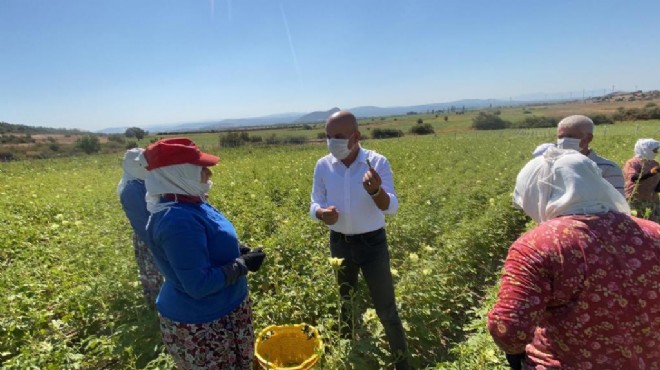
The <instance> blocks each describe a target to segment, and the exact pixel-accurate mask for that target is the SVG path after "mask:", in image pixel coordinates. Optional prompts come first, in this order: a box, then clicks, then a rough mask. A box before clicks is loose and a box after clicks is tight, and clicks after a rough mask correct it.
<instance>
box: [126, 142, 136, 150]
mask: <svg viewBox="0 0 660 370" xmlns="http://www.w3.org/2000/svg"><path fill="white" fill-rule="evenodd" d="M137 147H138V143H137V141H127V142H126V150H128V149H133V148H137Z"/></svg>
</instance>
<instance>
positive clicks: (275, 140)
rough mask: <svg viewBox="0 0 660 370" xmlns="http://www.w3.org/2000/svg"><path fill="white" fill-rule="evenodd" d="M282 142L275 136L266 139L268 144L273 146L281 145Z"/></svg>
mask: <svg viewBox="0 0 660 370" xmlns="http://www.w3.org/2000/svg"><path fill="white" fill-rule="evenodd" d="M281 142H282V139H280V138H279V137H277V135H275V134H271V135H270V136H269V137H267V138H266V144H269V145H273V144H280V143H281Z"/></svg>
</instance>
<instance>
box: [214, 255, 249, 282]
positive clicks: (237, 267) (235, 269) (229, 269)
mask: <svg viewBox="0 0 660 370" xmlns="http://www.w3.org/2000/svg"><path fill="white" fill-rule="evenodd" d="M221 269H222V272H223V273H224V274H225V286H229V285H234V284H236V282H237V281H238V278H240V277H241V276H243V275H245V274H247V272H248V268H247V266H246V264H245V261H244V260H243V258H242V257H238V258H236V259H235V260H234V261H232V262H230V263H228V264H226V265H224V266H222V267H221Z"/></svg>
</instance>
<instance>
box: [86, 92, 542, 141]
mask: <svg viewBox="0 0 660 370" xmlns="http://www.w3.org/2000/svg"><path fill="white" fill-rule="evenodd" d="M528 103H529V102H527V101H506V100H497V99H464V100H457V101H453V102H448V103H432V104H422V105H409V106H400V107H386V108H383V107H377V106H361V107H355V108H349V109H348V110H350V111H351V112H353V114H355V115H356V116H357V117H379V116H380V117H382V116H393V115H403V114H406V113H408V112H418V113H425V112H427V111H432V110H433V111H437V110H447V109H451V107H454V109H456V110H460V109H462V108H463V107H465V109H477V108H483V107H489V106H493V107H497V106H505V105H523V104H528ZM338 110H339V108H337V107H334V108H332V109H329V110H327V111H315V112H311V113H281V114H272V115H268V116H263V117H251V118H230V119H223V120H220V121H205V122H190V123H180V124H174V125H172V124H171V125H164V124H163V125H151V126H144V127H143V126H140V125H136V126H138V127H141V128H143V129H145V130H147V131H149V132H151V133H158V132H177V131H210V130H228V129H232V128H239V127H250V126H276V125H289V124H294V123H298V124H300V123H312V122H322V121H325V120H326V119H327V118H328V117H329V116H330V115H331V114H333V113H334V112H337V111H338ZM127 128H128V127H114V128H106V129H103V130H100V131H98V132H100V133H106V134H109V133H122V132H124V131H126V129H127Z"/></svg>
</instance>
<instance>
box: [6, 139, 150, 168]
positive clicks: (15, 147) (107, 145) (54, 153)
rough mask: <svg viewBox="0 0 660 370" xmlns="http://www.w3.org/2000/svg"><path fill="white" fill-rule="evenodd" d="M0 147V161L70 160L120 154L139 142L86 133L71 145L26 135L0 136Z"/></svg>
mask: <svg viewBox="0 0 660 370" xmlns="http://www.w3.org/2000/svg"><path fill="white" fill-rule="evenodd" d="M67 136H68V137H70V136H72V135H67ZM0 144H4V146H2V147H0V162H9V161H16V160H23V159H47V158H61V157H72V156H79V155H85V154H96V153H120V152H123V151H124V150H126V149H130V148H136V147H138V145H139V144H138V141H136V140H131V139H127V138H126V137H124V135H121V134H116V135H98V134H86V135H81V136H78V137H77V138H76V139H75V140H74V141H73V142H70V143H66V142H60V141H58V140H57V139H55V138H53V137H50V136H49V137H47V138H46V140H45V141H36V140H34V139H33V138H32V137H31V136H30V135H29V134H28V135H25V136H14V135H0ZM21 144H24V145H21ZM25 144H27V145H25Z"/></svg>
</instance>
